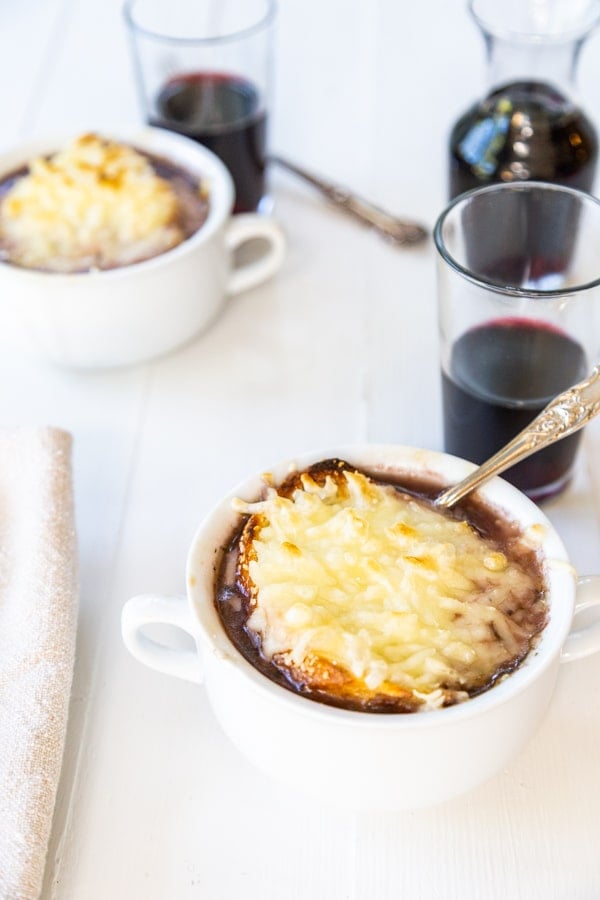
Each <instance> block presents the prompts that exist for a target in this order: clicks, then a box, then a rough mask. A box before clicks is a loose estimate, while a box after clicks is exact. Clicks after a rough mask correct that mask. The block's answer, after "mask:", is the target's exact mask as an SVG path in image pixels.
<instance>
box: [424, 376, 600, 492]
mask: <svg viewBox="0 0 600 900" xmlns="http://www.w3.org/2000/svg"><path fill="white" fill-rule="evenodd" d="M599 412H600V366H595V368H594V369H593V370H592V372H591V374H590V375H589V376H588V377H587V378H586V379H585V380H584V381H579V382H578V383H577V384H574V385H573V387H570V388H569V389H568V390H566V391H564V392H563V393H562V394H559V395H558V396H557V397H555V398H554V400H551V401H550V403H549V404H548V406H546V407H545V408H544V409H543V410H542V412H541V413H540V414H539V415H538V416H536V418H535V419H534V420H533V421H532V422H530V423H529V425H528V426H527V427H526V428H524V429H523V431H521V432H520V433H519V434H518V435H517V436H516V437H515V438H513V440H512V441H510V443H508V444H506V446H505V447H503V448H502V449H501V450H499V451H498V453H496V454H495V455H494V456H492V457H491V458H490V459H488V460H487V461H486V462H484V463H483V464H482V465H481V466H479V468H478V469H475V471H474V472H473V473H472V474H471V475H468V476H467V477H466V478H465V479H463V481H461V482H459V483H458V484H456V485H455V486H454V487H451V488H448V489H447V490H445V491H442V493H441V494H440V495H439V497H437V498H436V501H435V502H436V504H437V505H438V506H443V507H445V508H449V507H451V506H454V504H455V503H458V501H459V500H462V498H463V497H464V496H465V495H466V494H468V493H469V492H470V491H473V490H475V488H477V487H479V485H480V484H482V483H483V482H484V481H487V480H488V479H489V478H491V477H492V476H493V475H499V474H500V472H504V471H505V470H506V469H508V468H510V466H514V464H515V463H517V462H520V461H521V460H522V459H525V458H526V457H527V456H530V455H531V454H532V453H535V452H536V451H538V450H543V448H544V447H547V446H548V445H549V444H553V443H554V442H555V441H560V440H562V439H563V438H565V437H568V436H569V435H570V434H574V432H576V431H579V429H580V428H583V426H584V425H587V423H588V422H589V421H590V420H591V419H593V418H594V416H595V415H597V414H598V413H599Z"/></svg>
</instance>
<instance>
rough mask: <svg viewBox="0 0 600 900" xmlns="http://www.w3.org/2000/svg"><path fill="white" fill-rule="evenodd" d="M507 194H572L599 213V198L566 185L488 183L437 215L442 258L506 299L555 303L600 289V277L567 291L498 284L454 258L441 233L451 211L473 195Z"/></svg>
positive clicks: (435, 235) (437, 239)
mask: <svg viewBox="0 0 600 900" xmlns="http://www.w3.org/2000/svg"><path fill="white" fill-rule="evenodd" d="M507 191H524V192H532V191H536V192H540V191H541V192H542V193H548V192H554V193H558V194H570V195H571V196H573V197H576V198H577V199H578V200H580V201H583V203H584V204H585V205H591V206H595V207H597V209H598V211H599V212H600V200H598V198H596V197H594V196H593V195H592V194H588V193H586V192H585V191H581V190H579V189H578V188H570V187H566V186H564V185H560V184H552V183H550V182H546V181H518V182H514V181H513V182H501V183H499V184H488V185H485V187H477V188H473V189H472V190H470V191H465V193H463V194H459V195H458V196H457V197H454V199H453V200H451V201H450V203H448V205H447V206H446V207H445V209H443V210H442V212H441V213H440V215H439V216H438V219H437V221H436V223H435V226H434V229H433V240H434V244H435V247H436V250H437V251H438V253H439V255H440V257H441V259H442V260H443V261H444V262H445V263H446V264H447V265H448V266H449V267H450V268H451V269H453V270H454V271H455V272H456V273H457V274H458V275H460V276H461V277H462V278H464V279H465V280H466V281H469V282H471V283H472V284H475V285H479V286H480V287H482V288H485V290H488V291H492V292H494V293H497V294H501V295H502V296H504V297H530V298H534V299H542V300H543V299H546V300H552V299H557V298H559V297H569V296H571V295H573V294H581V293H584V292H585V291H589V290H592V289H593V288H597V287H599V286H600V274H599V275H598V277H597V278H594V279H592V280H591V281H586V282H583V283H581V284H573V285H569V286H568V287H565V288H550V289H546V290H543V289H540V288H524V287H519V286H518V285H503V284H499V283H498V282H497V281H493V280H492V279H491V278H487V277H486V276H485V275H478V274H476V273H475V272H473V271H471V269H469V268H467V266H463V265H462V264H461V263H459V262H458V260H456V259H455V258H454V257H453V256H452V254H451V253H450V251H449V250H448V248H447V247H446V242H445V241H444V237H443V234H442V232H443V228H444V224H445V222H446V219H447V218H448V216H449V215H450V214H451V213H452V212H454V210H455V209H456V208H457V207H458V206H460V205H461V204H463V203H465V202H466V201H468V200H469V199H470V198H471V197H473V196H474V195H478V196H480V195H482V194H494V193H506V192H507ZM599 269H600V265H599Z"/></svg>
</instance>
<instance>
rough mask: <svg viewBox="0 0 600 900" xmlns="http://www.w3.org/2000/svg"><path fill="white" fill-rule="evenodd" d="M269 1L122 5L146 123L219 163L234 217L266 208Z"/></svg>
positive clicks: (130, 0)
mask: <svg viewBox="0 0 600 900" xmlns="http://www.w3.org/2000/svg"><path fill="white" fill-rule="evenodd" d="M275 13H276V9H275V3H274V0H226V2H224V0H194V2H193V3H191V2H189V0H188V2H186V0H167V2H165V0H127V3H126V4H125V7H124V15H125V21H126V23H127V28H128V32H129V36H130V40H131V48H132V55H133V60H134V64H135V71H136V80H137V85H138V90H139V95H140V99H141V105H142V109H143V113H144V116H145V118H146V121H147V122H148V123H149V124H150V125H155V126H158V127H160V128H168V129H171V130H172V131H177V132H178V133H179V134H183V135H186V136H187V137H190V138H192V139H193V140H196V141H199V143H201V144H203V145H204V146H205V147H208V149H209V150H212V152H213V153H215V154H216V155H217V156H218V157H219V158H220V159H221V160H222V162H224V163H225V165H226V166H227V168H228V169H229V172H230V173H231V176H232V178H233V182H234V186H235V206H234V212H236V213H239V212H252V211H255V210H257V209H262V210H264V209H265V206H266V201H265V198H266V153H267V122H268V114H269V109H270V105H271V90H272V54H273V26H274V21H275Z"/></svg>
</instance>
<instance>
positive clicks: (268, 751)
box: [122, 445, 600, 810]
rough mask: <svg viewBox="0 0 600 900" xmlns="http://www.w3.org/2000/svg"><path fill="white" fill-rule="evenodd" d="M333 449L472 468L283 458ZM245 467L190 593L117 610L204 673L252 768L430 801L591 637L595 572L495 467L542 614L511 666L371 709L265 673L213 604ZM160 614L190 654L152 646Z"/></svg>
mask: <svg viewBox="0 0 600 900" xmlns="http://www.w3.org/2000/svg"><path fill="white" fill-rule="evenodd" d="M332 456H337V457H339V458H342V459H345V460H347V461H348V462H350V463H351V464H354V465H356V466H362V467H365V468H366V469H368V470H370V471H372V472H376V473H380V474H382V475H384V476H385V475H386V473H389V474H396V473H402V472H411V473H416V474H422V475H423V476H426V477H430V476H433V477H434V478H439V479H440V480H441V481H442V482H443V483H445V484H453V483H456V482H457V481H459V480H460V479H461V478H463V477H464V476H465V475H466V474H467V473H468V472H469V471H471V470H472V469H473V465H472V464H471V463H468V462H465V461H463V460H460V459H457V458H456V457H452V456H449V455H447V454H442V453H437V452H432V451H428V450H421V449H414V448H409V447H398V446H387V445H384V446H376V445H371V446H355V447H345V448H341V449H337V450H333V451H331V450H329V451H327V452H326V453H317V454H314V453H313V454H310V455H307V456H302V457H299V458H298V459H295V460H287V461H285V462H282V463H279V464H278V465H275V466H273V467H270V468H269V469H268V471H269V472H270V473H272V474H273V476H274V478H275V479H276V480H277V481H279V480H283V479H284V478H285V476H286V475H287V474H288V472H289V471H290V466H292V465H294V466H297V467H299V468H304V467H305V466H307V465H309V464H311V463H314V462H316V461H318V460H320V459H327V458H329V457H332ZM262 486H263V483H262V481H261V476H260V474H259V475H254V476H252V477H251V478H249V479H248V480H247V481H245V482H243V483H242V484H240V485H238V486H237V487H236V488H234V490H233V491H232V492H231V493H230V494H229V495H228V496H227V497H226V498H225V499H224V500H223V501H222V502H220V503H219V504H218V505H217V507H216V508H215V509H214V510H213V511H212V512H211V513H210V514H209V515H208V516H207V517H206V519H205V520H204V522H203V523H202V524H201V525H200V527H199V529H198V531H197V533H196V536H195V537H194V540H193V542H192V545H191V548H190V551H189V556H188V560H187V598H183V597H172V598H166V597H160V596H148V595H146V596H139V597H134V598H132V599H131V600H129V601H128V602H127V603H126V604H125V607H124V609H123V615H122V632H123V638H124V641H125V644H126V645H127V647H128V648H129V650H130V651H131V653H132V654H133V655H134V656H135V657H137V659H139V660H141V661H142V662H144V663H146V664H147V665H149V666H151V667H153V668H155V669H158V670H160V671H162V672H166V673H168V674H171V675H177V676H179V677H181V678H184V679H189V680H190V681H195V682H198V683H203V684H204V688H205V690H206V691H207V693H208V696H209V700H210V703H211V706H212V709H213V711H214V713H215V715H216V717H217V719H218V720H219V722H220V723H221V726H222V727H223V729H224V731H225V732H226V733H227V735H228V736H229V737H230V738H231V740H232V741H233V743H234V744H235V745H236V746H237V747H238V748H239V750H241V752H242V753H244V754H245V755H246V756H247V757H248V758H249V759H250V760H251V761H252V762H253V763H255V764H256V766H258V767H259V768H260V769H261V770H262V771H263V772H266V773H268V774H269V775H271V776H273V777H275V778H276V779H279V780H281V781H283V782H286V783H287V784H288V785H290V786H292V787H293V788H296V789H299V790H300V791H302V792H304V793H306V794H308V795H310V796H311V797H315V798H317V799H318V800H320V801H322V802H324V803H326V804H334V805H341V806H344V807H350V808H358V809H373V810H374V809H414V808H418V807H423V806H429V805H434V804H438V803H441V802H443V801H446V800H448V799H450V798H451V797H453V796H455V795H458V794H461V793H463V792H465V791H468V790H470V789H471V788H474V787H475V786H476V785H478V784H480V783H482V782H484V781H486V780H487V779H489V778H491V777H492V776H493V775H495V774H496V773H498V772H499V771H501V770H502V769H503V767H504V766H505V765H506V764H507V763H508V762H509V761H510V760H511V759H512V758H513V757H514V756H515V755H516V754H517V753H518V752H519V751H520V750H521V748H522V747H523V746H524V745H525V744H526V742H527V741H528V739H529V738H530V737H531V735H532V734H533V733H534V731H535V730H536V728H537V727H538V724H539V722H540V720H541V719H542V717H543V715H544V712H545V711H546V708H547V706H548V703H549V701H550V698H551V696H552V692H553V690H554V686H555V681H556V677H557V673H558V669H559V666H560V663H561V661H566V660H572V659H576V658H577V657H580V656H585V655H588V654H589V653H592V652H595V651H597V650H599V649H600V622H598V621H596V622H594V623H593V624H591V625H588V627H587V628H585V629H582V630H581V631H572V630H571V629H572V625H573V616H574V613H575V611H576V610H577V609H579V608H581V607H584V606H585V607H587V606H592V605H600V577H590V578H587V579H581V580H579V581H578V580H577V576H576V573H575V572H574V569H573V567H572V566H571V564H570V563H569V560H568V556H567V553H566V550H565V548H564V546H563V543H562V541H561V540H560V538H559V536H558V535H557V534H556V532H555V530H554V528H553V527H552V525H551V524H550V522H549V521H548V519H547V518H546V517H545V516H544V514H543V513H542V512H541V511H540V510H539V508H538V507H537V506H535V505H534V504H533V503H532V502H531V501H530V500H529V499H528V498H527V497H525V496H524V495H523V494H521V493H520V492H519V491H518V490H517V489H516V488H514V487H513V486H512V485H510V484H508V483H507V482H505V481H503V480H501V479H499V478H496V479H494V480H493V481H492V482H490V483H489V484H487V485H486V486H484V487H483V488H482V489H481V490H480V495H481V496H483V497H484V498H485V499H486V501H488V502H489V503H491V504H493V506H495V507H496V508H497V509H498V510H500V511H501V512H502V514H503V515H505V516H506V517H507V518H509V519H510V520H512V521H515V522H517V523H518V524H519V526H520V527H521V528H522V529H523V531H524V532H526V534H527V535H528V537H529V539H530V540H534V541H535V542H536V546H539V554H540V558H541V561H542V565H543V572H544V578H545V582H546V585H547V600H548V607H549V617H548V623H547V625H546V627H545V629H544V631H543V633H542V635H541V637H540V640H539V643H538V644H537V646H536V647H535V648H534V649H533V650H532V651H531V652H530V654H529V655H528V657H527V658H526V659H525V660H524V661H523V662H522V663H521V665H520V666H519V667H518V668H517V669H516V670H515V671H514V672H513V673H512V674H510V675H509V676H507V677H506V678H505V679H503V680H500V681H499V682H498V683H496V685H495V686H494V687H492V688H490V689H489V690H488V691H487V692H485V693H483V694H481V695H479V696H476V697H473V698H471V699H468V700H466V701H465V702H463V703H460V704H458V705H456V706H451V707H448V708H446V709H438V710H432V711H425V712H416V713H408V714H406V713H404V714H402V713H399V714H377V713H366V712H356V711H351V710H346V709H339V708H334V707H331V706H326V705H323V704H320V703H318V702H315V701H314V700H310V699H308V698H306V697H303V696H300V695H298V694H294V693H292V692H291V691H289V690H286V689H285V688H283V687H280V686H279V685H277V684H275V683H274V682H272V681H270V680H269V679H268V678H267V677H265V676H264V675H262V674H261V673H260V672H258V671H257V670H256V669H254V668H253V667H252V665H251V664H250V663H248V662H247V661H246V660H245V659H244V658H242V656H241V655H240V653H239V652H238V651H237V650H236V648H235V647H234V646H233V645H232V644H231V642H230V640H229V638H228V636H227V634H226V633H225V631H224V629H223V627H222V625H221V621H220V618H219V616H218V614H217V611H216V609H215V605H214V600H213V597H214V581H215V568H216V565H217V562H218V559H219V556H220V552H221V548H222V547H223V545H224V543H225V542H226V541H227V539H228V538H229V537H230V536H231V533H232V531H233V529H234V527H235V524H236V522H238V523H239V518H238V514H236V513H235V512H234V511H233V510H232V508H231V499H232V498H233V497H241V498H243V499H245V500H251V499H255V498H256V497H257V496H258V495H259V493H260V491H261V488H262ZM156 623H169V624H171V625H175V626H177V627H179V628H182V629H183V630H184V631H186V632H188V634H189V635H191V636H192V637H193V638H194V641H195V643H196V645H197V653H196V652H193V651H180V650H173V649H169V648H167V647H164V646H161V645H159V644H157V643H155V642H154V641H153V640H151V639H150V638H149V637H148V636H147V635H146V634H144V627H145V626H148V625H150V624H156Z"/></svg>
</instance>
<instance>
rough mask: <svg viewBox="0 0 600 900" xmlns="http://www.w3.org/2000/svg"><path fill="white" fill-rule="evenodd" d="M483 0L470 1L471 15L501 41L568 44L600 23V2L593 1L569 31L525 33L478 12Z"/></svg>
mask: <svg viewBox="0 0 600 900" xmlns="http://www.w3.org/2000/svg"><path fill="white" fill-rule="evenodd" d="M480 2H481V0H469V5H468V9H469V13H470V14H471V17H472V18H473V20H474V21H475V23H476V24H477V25H478V26H479V28H481V30H482V31H483V32H485V33H486V34H489V35H491V36H492V37H495V38H498V39H500V40H506V41H514V42H519V43H522V44H543V43H545V44H567V43H571V42H573V41H577V40H582V39H583V38H584V37H586V36H587V35H589V34H590V32H592V31H593V30H594V28H596V27H597V25H598V24H599V23H600V2H598V0H593V2H592V3H590V8H589V10H588V11H587V13H586V14H585V15H582V14H580V15H579V16H576V17H574V20H573V24H572V26H571V27H570V28H569V29H568V30H567V31H562V32H552V31H542V30H538V31H534V30H531V31H525V30H522V29H519V28H511V27H510V24H507V25H506V26H502V25H500V24H498V23H497V22H495V20H494V19H493V18H491V17H489V16H485V15H483V14H482V13H481V12H478V11H477V7H478V6H479V4H480Z"/></svg>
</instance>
